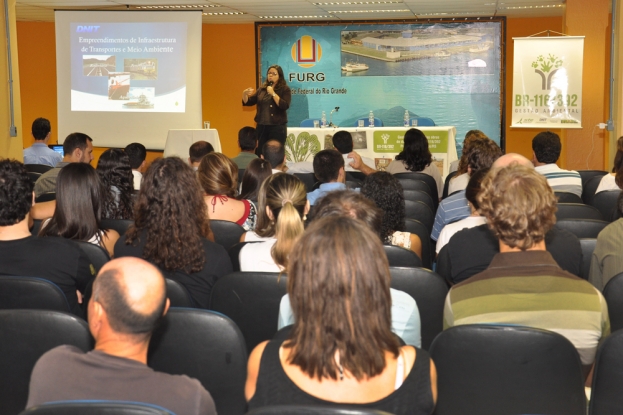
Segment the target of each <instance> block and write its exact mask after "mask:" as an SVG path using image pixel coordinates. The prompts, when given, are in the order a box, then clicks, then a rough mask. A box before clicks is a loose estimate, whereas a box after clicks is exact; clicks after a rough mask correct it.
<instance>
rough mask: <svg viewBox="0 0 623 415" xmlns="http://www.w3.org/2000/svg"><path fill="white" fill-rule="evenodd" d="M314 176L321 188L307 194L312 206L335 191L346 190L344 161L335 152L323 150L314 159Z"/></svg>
mask: <svg viewBox="0 0 623 415" xmlns="http://www.w3.org/2000/svg"><path fill="white" fill-rule="evenodd" d="M314 175H315V176H316V179H318V181H319V182H320V186H319V187H318V188H317V189H316V190H313V191H311V192H309V193H308V194H307V200H308V201H309V204H310V205H312V206H313V205H314V204H315V203H316V200H318V199H320V198H321V197H322V196H324V195H326V194H327V193H328V192H331V191H334V190H343V189H346V185H345V184H344V182H345V181H346V173H345V172H344V159H343V158H342V155H341V154H340V153H338V152H337V151H335V150H321V151H319V152H318V153H317V154H316V156H315V157H314Z"/></svg>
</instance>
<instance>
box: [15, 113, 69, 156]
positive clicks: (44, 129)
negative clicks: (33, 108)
mask: <svg viewBox="0 0 623 415" xmlns="http://www.w3.org/2000/svg"><path fill="white" fill-rule="evenodd" d="M51 131H52V127H51V126H50V121H49V120H47V119H46V118H37V119H36V120H34V121H33V122H32V129H31V134H32V137H33V138H34V139H35V142H34V143H33V145H32V146H30V147H28V148H25V149H24V164H45V165H47V166H52V167H55V166H56V165H57V164H58V163H60V162H61V160H62V159H63V156H61V155H60V154H59V153H57V152H56V151H54V150H52V149H51V148H50V147H48V142H49V141H50V134H51Z"/></svg>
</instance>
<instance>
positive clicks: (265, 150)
mask: <svg viewBox="0 0 623 415" xmlns="http://www.w3.org/2000/svg"><path fill="white" fill-rule="evenodd" d="M260 157H261V158H263V159H264V160H266V161H267V162H269V163H270V166H271V168H272V170H273V173H281V172H284V171H286V170H287V167H286V148H285V147H284V146H283V144H281V142H279V141H277V140H268V141H267V142H266V144H264V146H262V154H261V156H260Z"/></svg>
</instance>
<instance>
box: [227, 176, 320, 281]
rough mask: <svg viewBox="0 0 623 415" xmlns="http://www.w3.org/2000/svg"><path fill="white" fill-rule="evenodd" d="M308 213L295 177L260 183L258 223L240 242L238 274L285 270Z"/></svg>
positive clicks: (305, 195) (303, 190) (276, 177)
mask: <svg viewBox="0 0 623 415" xmlns="http://www.w3.org/2000/svg"><path fill="white" fill-rule="evenodd" d="M308 212H309V203H308V202H307V191H306V190H305V185H304V184H303V182H302V181H301V180H300V179H299V178H298V177H296V176H292V175H290V174H287V173H276V174H273V175H271V176H270V177H268V178H267V179H266V180H264V183H262V186H261V187H260V194H259V211H258V221H257V226H256V228H255V231H254V232H247V233H245V234H243V235H242V237H241V238H240V241H241V242H245V241H246V242H251V241H261V242H260V243H253V244H247V245H245V246H244V247H243V248H242V249H241V250H240V256H239V259H240V270H241V271H264V272H279V271H282V270H284V269H286V268H287V266H288V255H289V254H290V250H291V249H292V246H293V245H294V243H295V242H296V241H297V240H298V238H299V237H300V236H301V234H302V233H303V231H304V229H305V227H304V224H303V220H304V217H305V215H306V214H307V213H308Z"/></svg>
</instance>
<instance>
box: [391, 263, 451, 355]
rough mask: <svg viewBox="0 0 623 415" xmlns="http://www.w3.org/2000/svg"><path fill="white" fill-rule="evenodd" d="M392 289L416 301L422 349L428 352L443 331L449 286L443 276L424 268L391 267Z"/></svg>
mask: <svg viewBox="0 0 623 415" xmlns="http://www.w3.org/2000/svg"><path fill="white" fill-rule="evenodd" d="M389 272H390V274H391V276H392V281H391V287H392V288H394V289H396V290H400V291H404V292H406V293H407V294H409V295H410V296H411V297H413V299H414V300H415V302H416V304H417V308H418V310H419V312H420V322H421V327H422V348H423V349H425V350H428V349H429V348H430V345H431V343H432V342H433V339H435V337H436V336H437V335H438V334H439V333H441V332H442V331H443V306H444V302H445V300H446V295H447V294H448V285H447V284H446V282H445V281H444V280H443V278H441V276H440V275H439V274H437V273H435V272H433V271H430V270H427V269H424V268H398V267H390V268H389Z"/></svg>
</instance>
